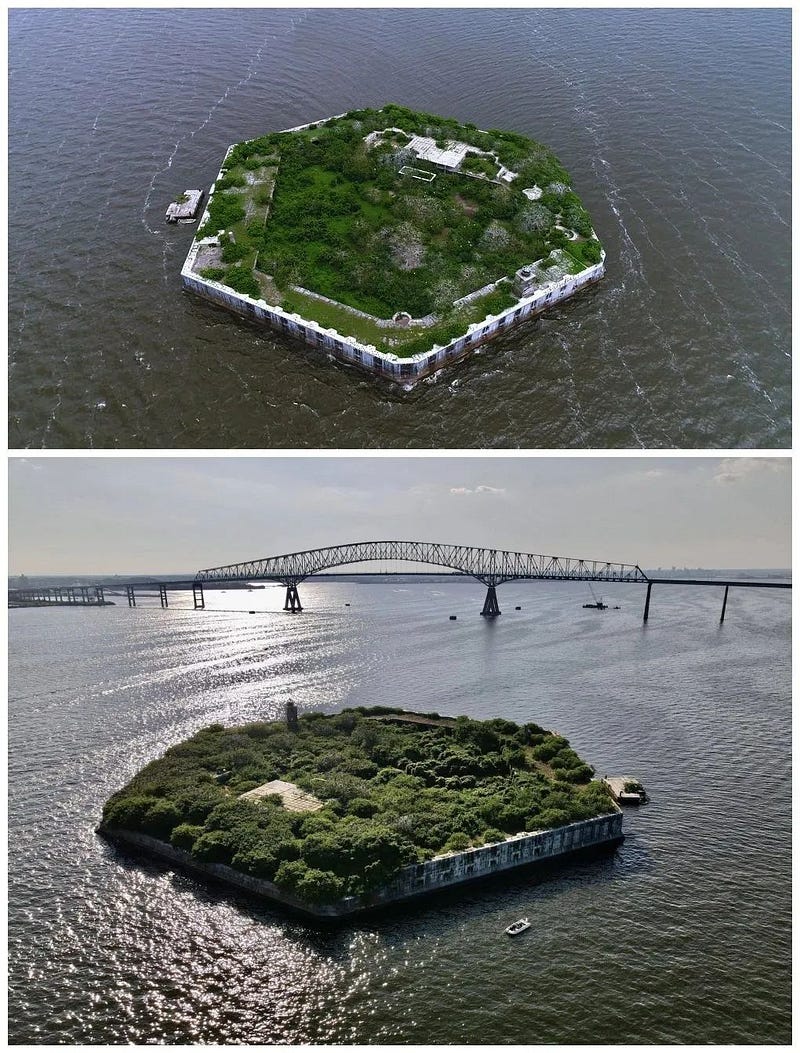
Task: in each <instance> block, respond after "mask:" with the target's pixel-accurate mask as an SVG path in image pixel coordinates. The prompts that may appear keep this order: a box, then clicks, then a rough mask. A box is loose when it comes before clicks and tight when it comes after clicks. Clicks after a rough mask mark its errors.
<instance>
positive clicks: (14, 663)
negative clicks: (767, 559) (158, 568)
mask: <svg viewBox="0 0 800 1053" xmlns="http://www.w3.org/2000/svg"><path fill="white" fill-rule="evenodd" d="M301 589H302V598H303V602H304V604H305V606H306V611H305V612H304V613H303V614H302V615H299V616H289V615H285V614H283V613H282V612H280V611H279V608H280V607H281V606H282V602H283V590H281V589H279V588H269V589H265V590H263V591H259V592H250V593H248V592H245V593H242V592H224V593H222V592H221V593H211V592H208V593H207V600H208V603H209V609H207V610H206V611H203V612H194V611H191V610H188V609H187V607H186V605H187V604H188V603H190V602H191V601H190V598H189V597H187V596H184V597H177V596H173V598H172V599H173V603H174V606H173V607H171V608H170V609H169V610H167V611H162V610H161V609H160V608H158V607H157V606H150V607H148V606H139V607H137V608H136V609H135V610H129V609H128V608H127V607H122V606H117V607H114V608H105V609H90V608H75V609H71V610H70V609H63V608H62V609H52V610H41V609H28V610H15V611H11V612H10V633H11V674H10V711H9V731H10V763H9V774H10V782H9V785H10V801H9V812H10V816H9V826H10V835H9V861H10V868H9V869H10V875H9V901H10V928H9V942H10V950H9V954H10V1036H11V1040H12V1041H13V1042H16V1043H22V1042H26V1043H46V1042H69V1043H151V1042H169V1043H190V1042H217V1043H241V1042H273V1043H274V1042H284V1043H320V1042H341V1043H473V1044H477V1043H485V1042H486V1041H487V1036H491V1039H492V1041H494V1042H498V1043H520V1044H527V1043H531V1042H552V1043H564V1042H576V1043H587V1042H598V1043H606V1042H607V1043H617V1042H623V1043H631V1044H636V1043H660V1042H670V1043H678V1042H680V1043H687V1042H688V1043H704V1042H714V1043H739V1042H742V1043H744V1042H748V1043H752V1042H770V1043H776V1042H781V1043H788V1042H789V1041H790V1020H791V1016H790V991H791V976H790V960H791V959H790V943H791V941H790V917H791V915H790V910H791V906H790V877H791V853H790V830H791V827H790V797H791V776H790V757H791V755H790V734H791V721H790V663H789V647H790V644H789V628H790V627H789V616H790V597H789V595H788V594H779V593H777V592H756V591H754V590H738V591H736V590H734V591H733V592H732V593H731V597H730V600H729V603H728V613H727V618H726V621H725V623H724V624H723V625H722V626H720V625H719V621H718V618H719V607H720V602H721V596H720V595H719V593H718V590H716V589H713V590H712V589H708V588H704V589H683V588H677V587H674V586H673V587H671V588H670V587H666V586H657V587H656V588H655V589H654V590H653V603H652V607H651V618H650V621H649V623H648V625H647V626H646V627H643V626H642V623H641V613H642V603H643V599H644V594H643V590H642V589H641V588H640V587H636V586H632V585H618V586H616V588H614V589H613V595H612V589H611V587H608V588H607V589H606V590H605V591H606V596H605V599H606V601H607V602H610V603H612V604H613V603H616V604H619V605H620V607H621V610H618V611H614V610H608V611H605V612H602V613H600V612H596V611H585V610H583V609H582V607H581V605H582V604H583V603H585V602H587V601H588V599H589V593H588V590H587V589H586V587H585V586H578V585H575V584H566V583H536V584H516V585H512V584H508V585H504V586H502V587H501V588H500V589H499V592H498V595H499V599H500V605H501V608H502V609H503V614H502V616H501V617H500V618H498V619H497V620H495V621H494V622H487V621H486V620H485V619H483V618H481V617H479V615H478V611H479V609H480V606H481V603H482V601H483V589H482V588H481V587H480V586H479V585H477V584H475V585H467V584H441V585H439V584H417V585H393V584H388V585H387V584H376V585H356V584H344V583H340V584H331V583H312V584H309V583H306V584H305V585H304V586H301ZM118 601H119V598H118ZM121 602H123V603H124V598H122V599H121ZM150 602H151V603H155V604H157V602H158V601H157V598H156V599H153V600H151V601H150ZM345 603H350V604H351V606H350V607H345ZM517 604H519V605H521V607H522V610H521V611H515V610H514V606H516V605H517ZM250 611H254V612H255V613H253V614H251V613H249V612H250ZM450 614H457V616H458V620H457V621H455V622H451V621H450V620H449V615H450ZM288 699H293V700H294V701H295V702H296V703H297V704H298V706H299V707H300V708H301V710H309V709H324V710H328V711H331V710H335V709H337V708H340V707H342V706H343V705H347V704H349V705H357V704H364V705H374V704H386V705H401V706H404V705H410V706H412V707H414V708H419V709H422V710H424V711H431V710H438V711H439V712H442V713H466V714H468V715H470V716H473V717H477V718H486V717H489V716H493V715H501V716H504V717H508V718H510V719H512V720H516V721H520V722H522V721H528V720H535V721H538V722H539V723H541V724H543V725H544V726H546V727H550V728H554V729H556V730H558V731H560V732H562V733H563V734H565V735H567V737H568V738H569V739H570V741H571V742H572V744H573V745H574V746H575V748H576V749H577V750H578V752H579V753H580V754H581V755H582V756H584V757H585V758H586V759H587V760H588V761H589V762H590V763H592V764H593V765H594V766H595V767H596V768H597V770H598V772H599V773H601V774H621V775H625V774H631V775H638V776H639V777H641V778H642V779H643V781H644V783H645V785H646V786H647V788H648V790H649V792H650V794H651V797H652V803H651V804H649V805H648V806H647V807H645V808H643V809H641V811H638V812H627V813H626V817H625V833H626V840H625V842H624V844H623V845H622V847H621V848H620V849H619V851H618V852H617V853H616V854H614V855H613V856H611V857H610V858H604V859H600V860H595V861H591V862H584V863H580V864H574V865H571V866H568V867H566V868H564V869H563V870H559V871H556V872H555V873H551V874H549V875H542V876H539V877H531V876H530V875H517V876H513V875H512V876H510V877H509V879H508V880H507V881H502V882H499V883H497V884H492V885H483V886H473V887H471V888H467V889H465V890H461V891H459V892H458V893H457V894H453V895H449V896H445V897H443V898H438V899H432V900H430V901H426V902H420V903H419V904H416V905H414V906H412V907H408V908H405V909H401V910H398V911H397V912H395V913H393V914H390V915H386V916H382V917H377V916H376V917H373V918H364V919H361V920H359V921H357V922H356V923H355V924H352V925H348V926H346V927H344V928H342V929H340V930H335V931H322V932H321V931H318V930H317V929H315V927H314V926H312V925H309V924H306V923H305V922H303V921H299V920H297V919H294V918H290V917H287V916H285V915H283V914H281V913H279V912H278V911H275V910H272V909H270V908H269V906H266V905H264V904H261V903H259V902H258V901H254V900H252V899H249V898H247V897H246V896H244V895H238V894H236V893H232V892H227V891H225V890H222V889H219V888H211V887H208V886H205V885H204V884H202V883H200V882H199V881H197V880H195V879H193V878H191V877H188V876H186V875H183V874H179V873H176V872H173V871H171V870H170V869H169V868H168V867H166V866H163V865H159V864H155V863H148V862H144V863H141V862H139V863H137V862H136V861H135V860H133V859H131V858H129V857H126V856H124V855H122V854H120V853H119V852H118V851H117V850H116V849H114V848H111V847H110V846H108V845H106V844H105V843H104V842H102V841H100V840H99V839H98V838H97V837H96V835H95V833H94V827H95V825H96V823H97V821H98V818H99V814H100V810H101V807H102V804H103V802H104V800H105V799H106V798H107V797H108V796H109V794H110V793H112V792H113V791H114V790H115V789H117V788H119V787H120V786H121V785H122V784H123V783H124V782H126V781H127V780H128V779H129V778H130V777H131V776H132V775H133V773H134V772H135V771H137V770H138V769H139V768H140V767H141V766H142V765H144V764H145V763H146V762H147V761H149V760H151V759H152V758H154V757H156V756H159V755H160V754H161V753H162V752H163V751H164V750H165V749H166V748H167V747H168V746H169V745H171V744H173V743H175V742H178V741H180V740H182V739H184V738H185V737H187V736H188V735H190V734H192V733H193V732H194V731H196V730H197V729H198V728H200V727H202V726H204V725H207V724H210V723H212V722H215V721H223V722H226V723H235V722H242V721H247V720H253V719H263V718H269V717H274V716H278V715H279V714H280V713H281V712H282V710H283V706H284V704H285V702H286V701H287V700H288ZM525 915H527V916H529V917H530V918H531V920H532V922H533V928H532V930H531V931H530V932H529V933H528V934H526V936H524V937H522V938H520V939H518V940H514V941H512V942H509V940H508V939H507V938H506V937H505V936H504V935H503V929H504V928H505V926H506V925H507V924H509V922H510V921H512V920H514V919H516V918H518V917H520V916H525Z"/></svg>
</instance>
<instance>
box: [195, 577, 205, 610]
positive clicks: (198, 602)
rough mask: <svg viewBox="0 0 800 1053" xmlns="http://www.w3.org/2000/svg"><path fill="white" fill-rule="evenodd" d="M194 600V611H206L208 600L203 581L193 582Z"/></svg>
mask: <svg viewBox="0 0 800 1053" xmlns="http://www.w3.org/2000/svg"><path fill="white" fill-rule="evenodd" d="M192 599H193V600H194V609H195V610H196V611H204V610H205V609H206V598H205V596H204V594H203V583H202V581H193V582H192Z"/></svg>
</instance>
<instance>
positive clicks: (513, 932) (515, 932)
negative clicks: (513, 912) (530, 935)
mask: <svg viewBox="0 0 800 1053" xmlns="http://www.w3.org/2000/svg"><path fill="white" fill-rule="evenodd" d="M530 927H531V923H530V922H529V921H528V919H527V918H520V919H519V921H515V922H514V924H513V925H509V926H508V928H507V929H506V935H507V936H519V934H520V933H521V932H524V931H525V930H526V929H529V928H530Z"/></svg>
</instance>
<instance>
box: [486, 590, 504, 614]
mask: <svg viewBox="0 0 800 1053" xmlns="http://www.w3.org/2000/svg"><path fill="white" fill-rule="evenodd" d="M501 613H502V611H501V610H500V607H499V606H498V603H497V588H496V586H494V585H488V586H487V587H486V599H485V600H484V601H483V610H482V611H481V617H482V618H496V617H497V615H498V614H501Z"/></svg>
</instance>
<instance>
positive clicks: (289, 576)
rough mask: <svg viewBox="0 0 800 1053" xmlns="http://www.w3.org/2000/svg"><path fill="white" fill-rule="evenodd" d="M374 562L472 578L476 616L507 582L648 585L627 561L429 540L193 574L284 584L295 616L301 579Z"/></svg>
mask: <svg viewBox="0 0 800 1053" xmlns="http://www.w3.org/2000/svg"><path fill="white" fill-rule="evenodd" d="M375 561H393V562H401V563H426V564H428V565H429V566H433V567H447V568H448V569H449V570H451V571H455V572H456V573H457V574H463V575H466V576H468V577H471V578H475V579H476V580H477V581H480V582H482V583H483V584H484V585H485V586H486V590H487V591H486V601H485V602H484V605H483V610H482V611H481V614H483V615H486V616H487V617H494V616H495V615H498V614H500V608H499V606H498V604H497V591H496V590H497V586H498V585H502V584H503V582H506V581H521V580H524V579H533V578H539V579H542V580H547V581H628V582H631V581H634V582H644V581H647V577H646V575H645V574H644V572H643V571H642V570H641V568H640V567H637V566H633V565H631V564H627V563H606V562H600V561H599V560H586V559H571V558H570V557H567V556H541V555H534V554H533V553H531V552H508V551H505V550H503V549H495V548H474V547H473V546H467V545H440V544H437V543H435V542H429V541H357V542H354V543H353V544H350V545H334V546H332V547H330V548H315V549H309V550H307V551H305V552H291V553H289V554H288V555H285V556H267V557H265V558H264V559H254V560H248V561H247V562H245V563H231V564H228V565H227V566H224V567H212V568H210V569H207V570H201V571H198V573H197V575H196V580H197V581H200V582H204V581H205V582H210V581H279V582H280V583H281V584H283V585H285V586H286V603H285V604H284V610H287V611H295V612H297V611H301V610H302V609H303V608H302V606H301V604H300V595H299V593H298V590H297V586H298V585H299V584H300V582H301V581H304V580H305V579H306V578H309V577H311V576H312V575H313V574H320V573H323V572H324V571H326V570H330V569H331V568H332V567H344V566H350V565H353V564H357V563H371V562H375Z"/></svg>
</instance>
